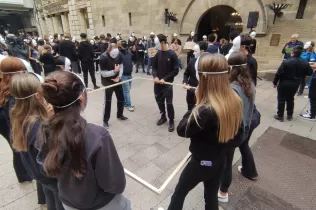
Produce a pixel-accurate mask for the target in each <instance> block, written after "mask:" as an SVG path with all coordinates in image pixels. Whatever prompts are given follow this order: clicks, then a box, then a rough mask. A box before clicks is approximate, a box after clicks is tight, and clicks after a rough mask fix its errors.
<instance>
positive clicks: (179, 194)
mask: <svg viewBox="0 0 316 210" xmlns="http://www.w3.org/2000/svg"><path fill="white" fill-rule="evenodd" d="M223 164H224V161H219V160H218V161H214V162H213V165H212V166H211V167H208V166H201V164H200V162H198V161H196V160H194V159H193V158H191V160H190V162H189V163H188V164H187V166H186V167H185V168H184V170H183V172H182V174H181V176H180V179H179V182H178V184H177V186H176V189H175V191H174V193H173V195H172V197H171V203H170V205H169V208H168V210H182V208H183V203H184V199H185V197H186V196H187V194H188V193H189V192H190V191H191V190H192V189H193V188H195V186H196V185H198V184H199V183H200V182H203V183H204V199H205V209H206V210H218V198H217V192H218V188H219V184H220V178H221V174H222V169H223Z"/></svg>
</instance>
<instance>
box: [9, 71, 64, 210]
mask: <svg viewBox="0 0 316 210" xmlns="http://www.w3.org/2000/svg"><path fill="white" fill-rule="evenodd" d="M10 90H11V94H12V96H13V97H15V99H16V103H15V105H14V107H13V108H12V110H11V112H10V119H11V127H12V142H13V144H12V147H13V148H14V149H15V150H16V151H17V152H19V153H20V155H21V157H22V162H23V164H24V166H25V167H26V169H27V171H28V173H29V174H31V175H32V176H33V177H34V178H35V179H36V180H37V182H39V183H40V184H41V185H42V187H43V191H44V194H45V198H46V203H47V209H48V210H50V209H51V210H53V209H54V210H64V208H63V206H62V203H61V201H60V199H59V197H58V187H57V179H56V178H49V177H47V176H46V175H45V172H44V171H43V169H42V166H41V165H40V164H38V162H37V160H36V158H37V155H38V153H39V151H38V149H37V145H36V144H37V142H38V131H39V128H40V125H41V121H42V120H44V119H47V118H48V117H49V115H52V114H53V111H52V107H51V106H48V105H47V106H45V105H44V102H43V98H42V95H41V94H40V93H41V83H40V81H39V79H38V77H37V76H35V75H34V74H33V73H27V74H23V75H22V74H20V75H16V76H14V77H13V79H12V83H11V86H10ZM49 111H50V112H49ZM21 122H22V123H21Z"/></svg>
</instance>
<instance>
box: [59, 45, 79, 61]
mask: <svg viewBox="0 0 316 210" xmlns="http://www.w3.org/2000/svg"><path fill="white" fill-rule="evenodd" d="M58 51H59V55H61V56H65V57H67V58H68V59H69V60H70V61H71V62H74V61H78V55H77V52H76V46H75V44H74V43H73V42H72V41H70V40H63V41H61V42H59V44H58Z"/></svg>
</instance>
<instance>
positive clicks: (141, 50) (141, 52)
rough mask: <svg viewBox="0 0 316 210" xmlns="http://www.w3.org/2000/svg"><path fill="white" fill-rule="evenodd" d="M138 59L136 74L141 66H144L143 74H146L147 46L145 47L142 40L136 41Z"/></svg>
mask: <svg viewBox="0 0 316 210" xmlns="http://www.w3.org/2000/svg"><path fill="white" fill-rule="evenodd" d="M135 46H136V58H137V63H136V73H138V68H139V65H141V66H142V68H143V72H144V73H146V72H145V50H146V49H145V46H144V45H143V42H142V40H141V39H137V41H136V44H135Z"/></svg>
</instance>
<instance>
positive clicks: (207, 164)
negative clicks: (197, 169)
mask: <svg viewBox="0 0 316 210" xmlns="http://www.w3.org/2000/svg"><path fill="white" fill-rule="evenodd" d="M201 166H207V167H211V166H212V161H206V160H201Z"/></svg>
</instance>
